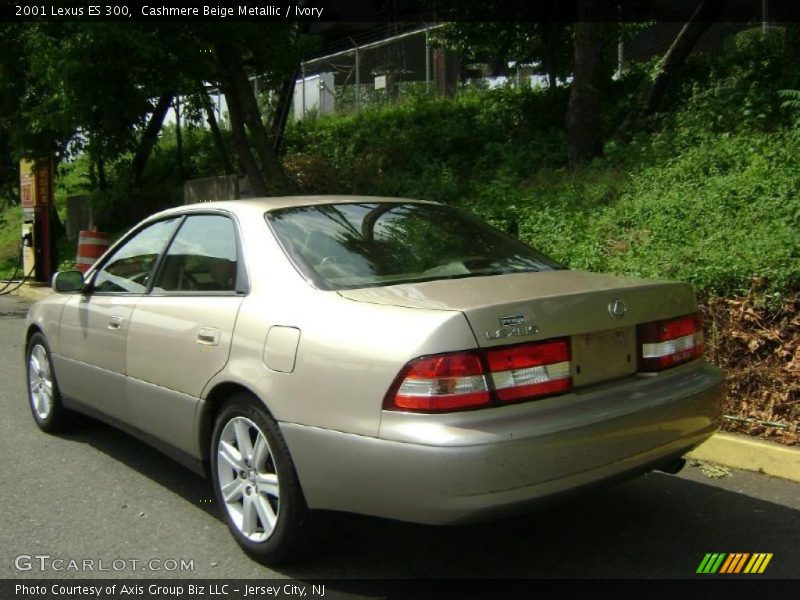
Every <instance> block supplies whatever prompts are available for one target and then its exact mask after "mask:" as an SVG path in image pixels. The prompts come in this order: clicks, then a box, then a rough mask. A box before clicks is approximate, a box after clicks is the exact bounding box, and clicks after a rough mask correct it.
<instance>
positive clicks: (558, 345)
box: [384, 339, 572, 412]
mask: <svg viewBox="0 0 800 600" xmlns="http://www.w3.org/2000/svg"><path fill="white" fill-rule="evenodd" d="M484 365H488V367H489V371H490V373H491V382H492V383H493V390H490V388H489V384H488V381H487V377H486V375H487V373H486V368H485V366H484ZM571 387H572V378H571V377H570V349H569V342H568V340H566V339H557V340H548V341H544V342H536V343H533V344H521V345H518V346H507V347H503V348H496V349H491V350H487V351H477V350H476V351H468V352H455V353H450V354H440V355H437V356H424V357H422V358H418V359H416V360H412V361H411V362H410V363H408V364H407V365H406V366H405V367H404V368H403V370H402V371H401V372H400V374H399V375H398V376H397V379H396V380H395V383H394V385H392V387H391V388H390V389H389V392H388V393H387V394H386V399H385V401H384V408H385V409H388V410H405V411H419V412H441V411H455V410H462V409H468V408H476V407H482V406H489V405H491V404H493V403H494V402H493V401H497V402H499V403H506V402H515V401H521V400H529V399H532V398H540V397H542V396H551V395H554V394H561V393H564V392H566V391H568V390H569V389H570V388H571Z"/></svg>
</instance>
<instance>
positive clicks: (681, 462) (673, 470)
mask: <svg viewBox="0 0 800 600" xmlns="http://www.w3.org/2000/svg"><path fill="white" fill-rule="evenodd" d="M685 466H686V459H685V458H679V459H677V460H671V461H670V462H667V463H664V464H663V465H659V466H657V467H656V471H661V472H662V473H669V474H670V475H677V474H678V473H680V472H681V469H683V467H685Z"/></svg>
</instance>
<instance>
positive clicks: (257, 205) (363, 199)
mask: <svg viewBox="0 0 800 600" xmlns="http://www.w3.org/2000/svg"><path fill="white" fill-rule="evenodd" d="M386 202H391V203H396V204H400V203H408V202H416V203H423V204H436V203H435V202H429V201H427V200H412V199H409V198H390V197H383V196H347V195H317V196H272V197H264V198H248V199H243V200H220V201H216V202H198V203H195V204H185V205H182V206H176V207H174V208H169V209H167V210H163V211H161V212H159V213H157V214H155V215H153V216H152V217H150V218H151V219H155V218H161V217H165V216H169V215H173V214H182V213H185V212H197V211H204V210H225V211H229V212H232V213H235V214H243V213H244V214H252V213H264V212H269V211H271V210H277V209H280V208H288V207H292V206H311V205H319V204H351V203H386ZM148 220H149V219H148Z"/></svg>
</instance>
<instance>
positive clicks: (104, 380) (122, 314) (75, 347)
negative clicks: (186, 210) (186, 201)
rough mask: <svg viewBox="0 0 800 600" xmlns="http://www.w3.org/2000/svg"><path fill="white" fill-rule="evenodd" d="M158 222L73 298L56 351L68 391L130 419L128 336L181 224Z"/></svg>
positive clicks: (93, 405)
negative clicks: (136, 310)
mask: <svg viewBox="0 0 800 600" xmlns="http://www.w3.org/2000/svg"><path fill="white" fill-rule="evenodd" d="M177 222H178V220H177V219H175V218H172V219H166V220H163V221H158V222H156V223H152V224H150V225H147V226H145V227H143V228H141V229H140V230H139V231H137V232H135V233H133V234H132V235H131V236H129V238H128V240H127V241H125V242H124V243H123V244H122V245H120V246H119V247H118V248H117V249H116V250H115V251H114V252H113V254H112V255H110V256H109V257H108V258H107V259H106V260H104V262H103V264H102V265H101V267H100V268H99V269H98V270H96V271H94V272H93V274H92V275H90V276H89V278H88V285H87V288H86V291H85V292H84V293H82V294H75V295H74V296H73V297H71V298H69V300H68V301H67V302H66V304H65V306H64V310H63V312H62V314H61V321H60V331H59V344H58V347H59V350H60V352H59V354H58V355H57V356H54V360H55V361H56V369H57V371H58V373H59V386H60V387H61V392H62V394H63V395H64V396H65V397H66V398H68V399H69V400H72V401H73V402H77V403H79V404H81V405H83V406H84V407H85V408H87V409H89V410H90V411H91V410H94V411H99V412H100V413H103V414H104V415H107V416H109V417H112V418H114V419H117V420H120V421H123V422H127V420H128V409H127V402H126V398H125V370H126V335H127V333H128V329H129V326H130V317H131V314H132V312H133V309H134V307H135V306H136V303H137V302H138V301H139V300H140V298H141V297H142V296H143V295H144V293H145V291H146V290H147V287H148V284H149V281H150V278H151V277H152V274H153V272H154V269H155V266H156V263H157V260H158V257H159V255H160V254H161V252H162V251H163V250H164V247H165V246H166V244H167V241H168V240H169V238H170V237H171V235H172V232H173V231H174V229H175V226H176V225H177Z"/></svg>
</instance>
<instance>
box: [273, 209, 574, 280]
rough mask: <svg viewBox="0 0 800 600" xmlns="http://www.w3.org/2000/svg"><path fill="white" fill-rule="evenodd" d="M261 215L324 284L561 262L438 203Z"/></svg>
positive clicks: (548, 266) (542, 267)
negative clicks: (264, 216)
mask: <svg viewBox="0 0 800 600" xmlns="http://www.w3.org/2000/svg"><path fill="white" fill-rule="evenodd" d="M266 218H267V221H268V222H269V223H270V225H271V226H272V229H273V231H274V232H275V234H276V235H277V237H278V239H279V241H280V242H281V244H282V246H283V247H284V249H285V250H286V252H287V253H288V254H289V255H290V256H291V257H292V259H293V261H294V262H295V264H296V265H297V267H298V268H299V269H300V270H301V271H302V272H303V274H304V275H305V276H306V277H308V278H309V279H311V280H312V281H314V283H315V284H316V285H318V286H319V287H322V288H324V289H334V290H335V289H352V288H359V287H370V286H378V285H392V284H396V283H408V282H415V281H428V280H434V279H453V278H457V277H478V276H485V275H501V274H505V273H520V272H529V271H549V270H552V269H562V268H563V267H562V266H561V265H559V264H558V263H556V262H555V261H553V260H551V259H549V258H547V257H546V256H544V255H543V254H541V253H540V252H537V251H536V250H534V249H533V248H531V247H530V246H527V245H525V244H523V243H522V242H519V241H517V240H515V239H514V238H512V237H510V236H508V235H506V234H504V233H502V232H500V231H498V230H497V229H494V228H493V227H491V226H489V225H487V224H486V223H483V222H482V221H479V220H478V219H476V218H474V217H473V216H471V215H469V214H468V213H465V212H462V211H459V210H456V209H453V208H450V207H447V206H442V205H439V204H422V203H405V204H396V203H352V204H320V205H315V206H297V207H289V208H283V209H279V210H275V211H271V212H269V213H267V215H266Z"/></svg>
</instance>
